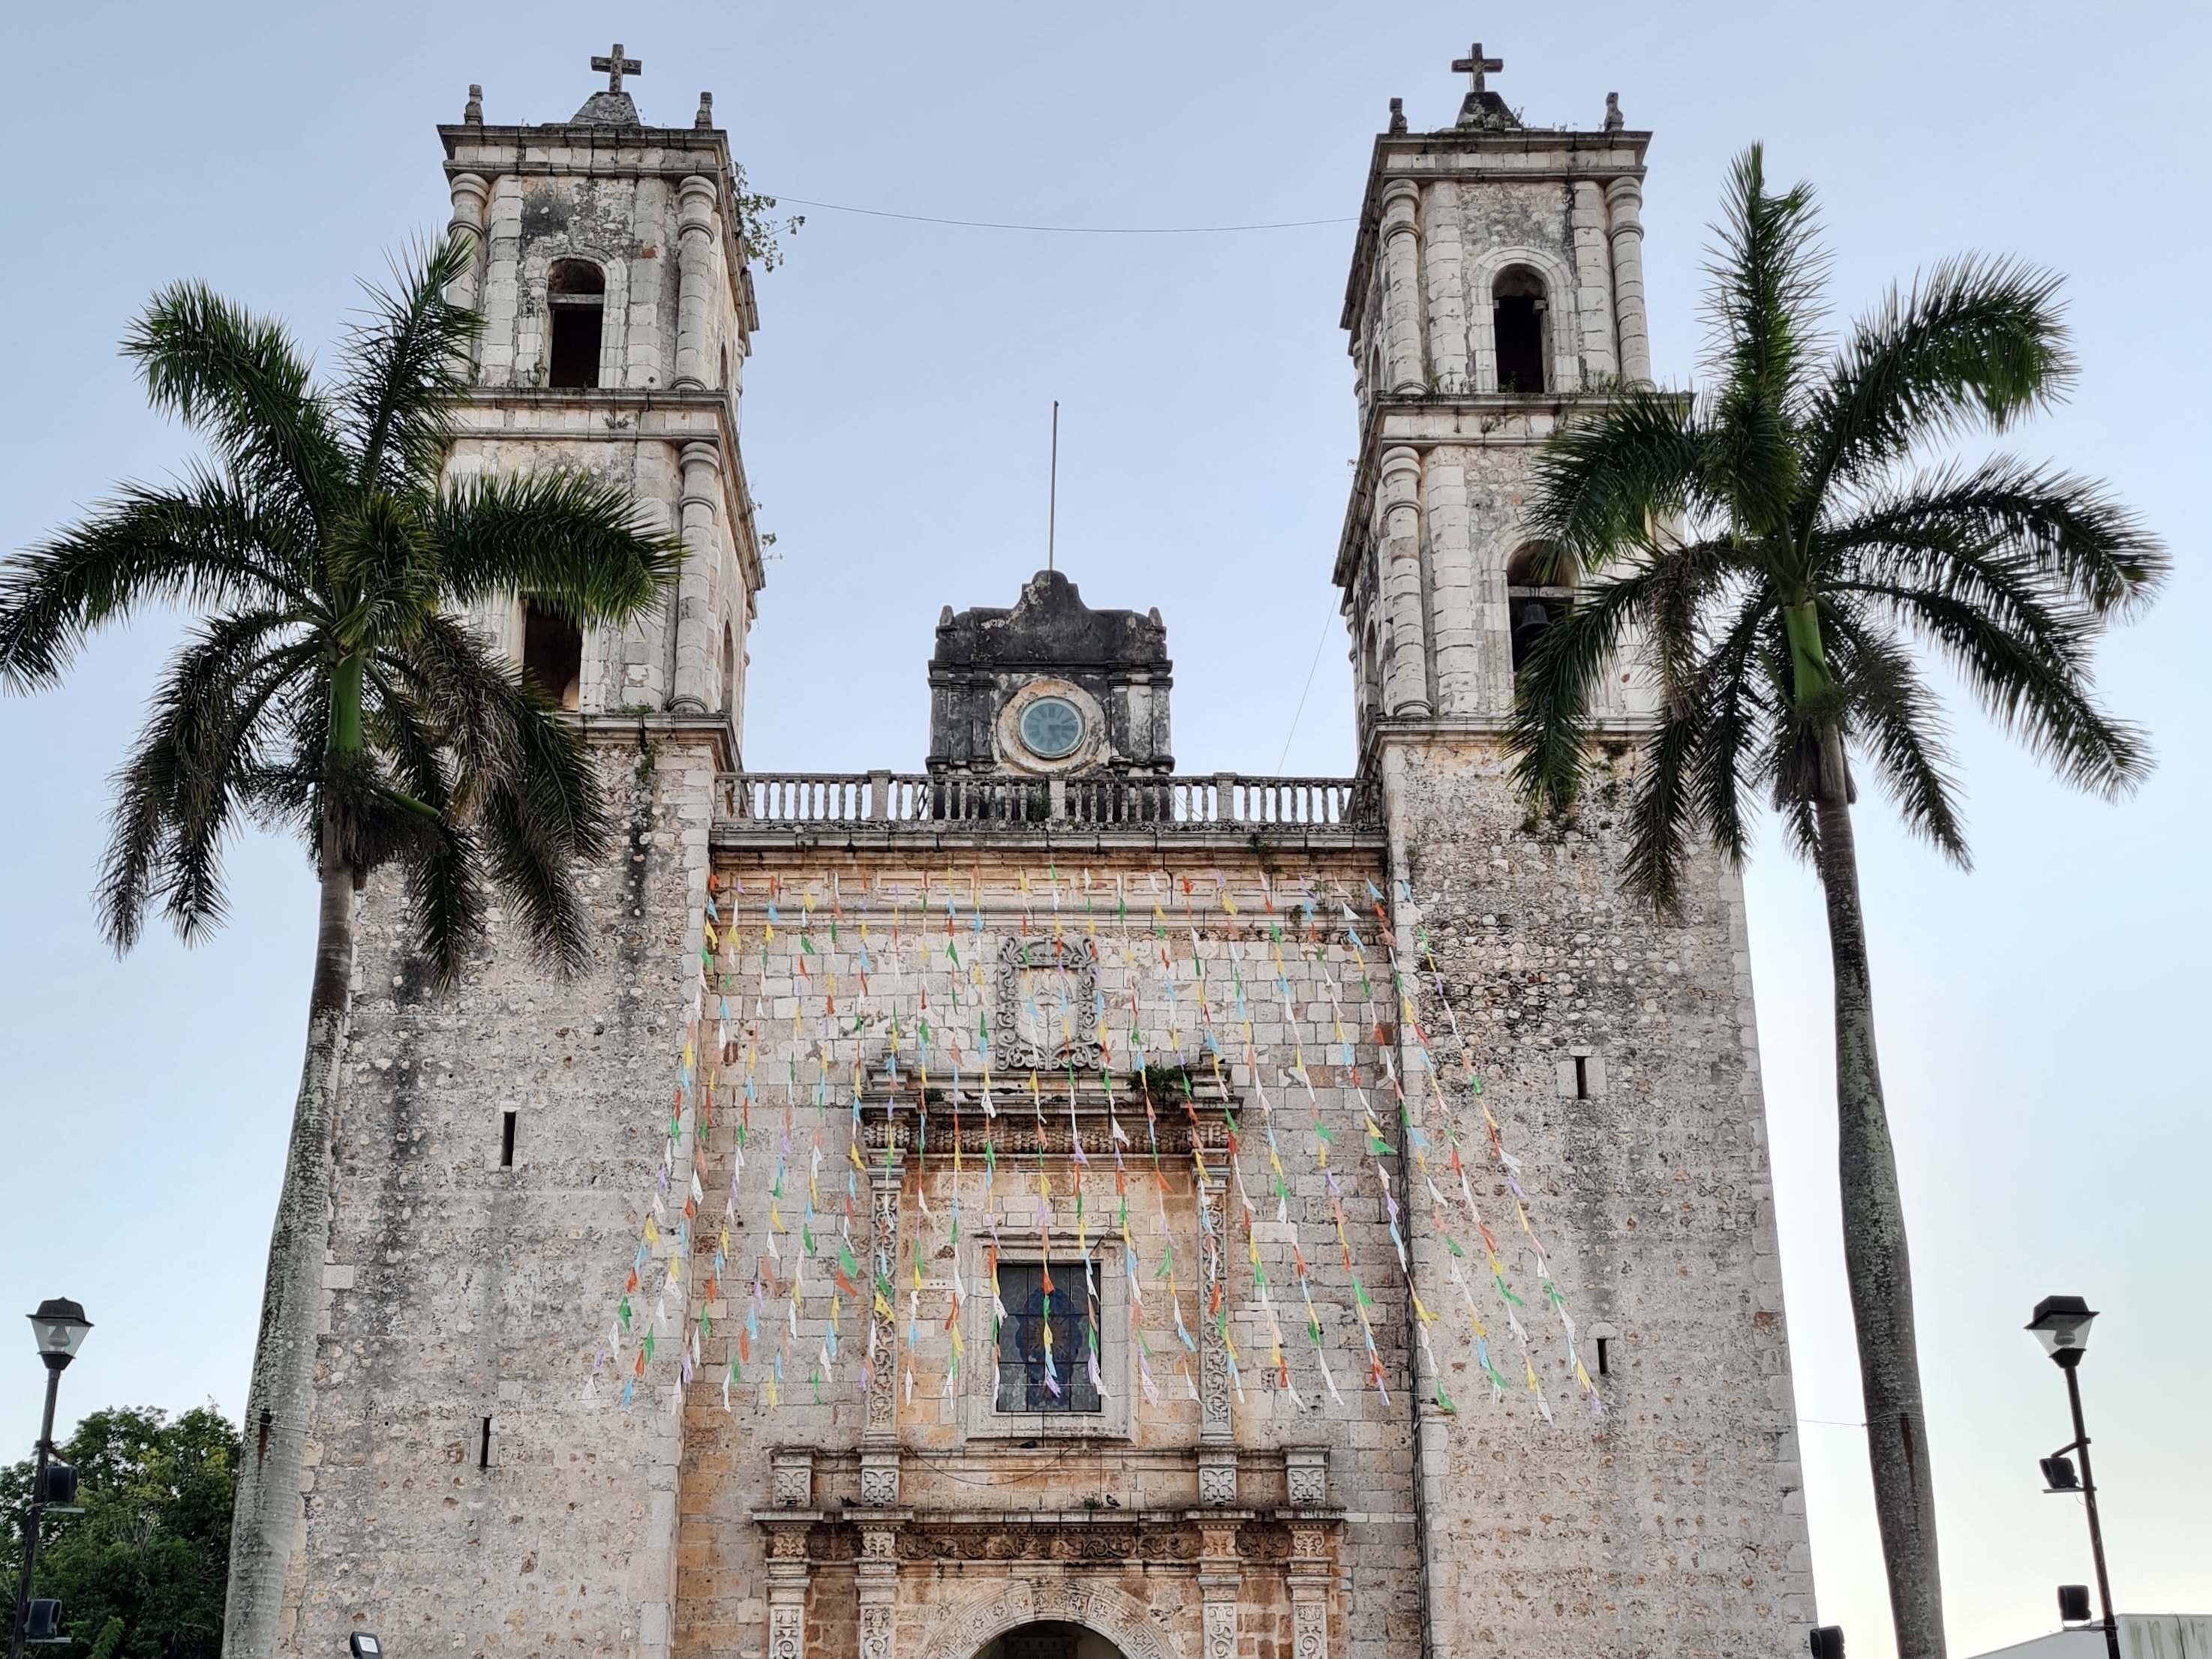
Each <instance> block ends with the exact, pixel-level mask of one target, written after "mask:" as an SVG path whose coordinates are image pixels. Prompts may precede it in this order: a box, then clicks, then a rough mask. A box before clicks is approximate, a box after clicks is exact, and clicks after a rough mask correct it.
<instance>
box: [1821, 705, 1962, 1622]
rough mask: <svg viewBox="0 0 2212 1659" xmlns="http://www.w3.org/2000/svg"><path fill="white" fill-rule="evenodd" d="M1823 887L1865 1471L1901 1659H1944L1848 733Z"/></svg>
mask: <svg viewBox="0 0 2212 1659" xmlns="http://www.w3.org/2000/svg"><path fill="white" fill-rule="evenodd" d="M1814 811H1815V814H1816V817H1817V819H1818V822H1819V826H1820V854H1819V860H1818V862H1819V868H1820V885H1821V887H1822V889H1823V890H1825V892H1826V896H1827V905H1828V948H1829V952H1830V955H1831V957H1832V960H1833V962H1834V965H1835V994H1836V1111H1837V1117H1838V1134H1837V1152H1838V1164H1839V1166H1840V1169H1839V1173H1840V1176H1841V1185H1842V1188H1843V1207H1844V1270H1845V1273H1846V1276H1847V1277H1848V1279H1849V1280H1850V1292H1851V1322H1852V1323H1853V1325H1854V1326H1855V1327H1856V1328H1857V1334H1858V1346H1859V1384H1860V1389H1861V1391H1862V1394H1863V1398H1864V1400H1865V1402H1866V1425H1867V1461H1868V1462H1869V1463H1870V1464H1871V1465H1872V1467H1873V1470H1874V1500H1875V1519H1876V1521H1877V1522H1879V1523H1880V1525H1881V1552H1882V1560H1883V1564H1884V1565H1885V1566H1886V1567H1887V1570H1888V1575H1889V1607H1890V1618H1891V1620H1892V1621H1893V1623H1894V1624H1895V1625H1896V1626H1897V1652H1898V1659H1943V1583H1942V1569H1941V1566H1940V1565H1939V1563H1938V1561H1937V1559H1936V1488H1935V1481H1934V1477H1933V1472H1932V1470H1931V1468H1930V1466H1929V1456H1928V1419H1927V1413H1926V1412H1925V1411H1924V1410H1923V1407H1922V1405H1921V1399H1920V1358H1919V1349H1918V1346H1917V1344H1916V1342H1915V1340H1914V1338H1913V1326H1912V1268H1911V1261H1910V1260H1909V1258H1908V1257H1907V1255H1906V1252H1905V1202H1904V1199H1903V1197H1902V1196H1901V1194H1899V1191H1898V1187H1897V1155H1896V1152H1895V1150H1894V1149H1893V1147H1892V1146H1891V1145H1890V1140H1889V1117H1888V1114H1887V1111H1886V1110H1885V1109H1884V1107H1883V1104H1882V1096H1881V1063H1880V1061H1879V1060H1877V1058H1876V1057H1875V1037H1874V981H1873V976H1872V975H1871V973H1870V971H1869V965H1868V959H1867V942H1866V919H1865V916H1864V915H1863V913H1862V912H1861V910H1860V908H1859V870H1858V850H1857V845H1856V843H1855V842H1854V841H1853V839H1852V836H1851V807H1850V775H1849V773H1848V771H1847V770H1846V769H1845V765H1844V744H1843V734H1842V732H1840V731H1839V730H1838V728H1837V727H1836V726H1833V725H1830V726H1826V728H1825V729H1824V730H1823V732H1822V733H1821V738H1820V793H1819V794H1818V796H1817V797H1816V799H1815V801H1814Z"/></svg>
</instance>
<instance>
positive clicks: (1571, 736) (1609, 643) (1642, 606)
mask: <svg viewBox="0 0 2212 1659" xmlns="http://www.w3.org/2000/svg"><path fill="white" fill-rule="evenodd" d="M1657 580H1658V579H1657V578H1656V577H1655V576H1654V575H1653V574H1652V572H1651V571H1650V568H1644V569H1641V570H1637V571H1633V572H1631V573H1630V574H1626V575H1621V576H1614V577H1607V578H1601V579H1600V580H1597V581H1595V582H1592V583H1590V584H1589V585H1587V586H1584V587H1583V588H1582V589H1581V590H1580V592H1579V593H1578V595H1577V599H1578V603H1577V605H1576V606H1575V608H1574V609H1572V610H1571V611H1568V612H1567V614H1566V615H1565V617H1561V618H1560V619H1559V621H1558V622H1556V623H1553V624H1552V626H1551V627H1549V628H1547V629H1545V630H1544V632H1543V634H1542V635H1541V636H1539V637H1538V639H1537V641H1536V643H1535V645H1534V647H1532V648H1531V649H1530V651H1529V653H1528V661H1527V662H1525V663H1524V664H1522V668H1521V672H1520V674H1519V676H1518V678H1516V681H1515V684H1514V696H1513V721H1512V724H1511V726H1510V727H1509V728H1508V729H1507V732H1506V739H1505V743H1506V750H1507V752H1508V753H1510V754H1511V755H1512V756H1513V757H1514V762H1513V780H1514V783H1515V785H1516V787H1518V788H1519V789H1520V791H1521V793H1522V795H1523V796H1524V797H1526V798H1527V799H1529V800H1531V801H1533V802H1534V803H1535V804H1536V805H1538V806H1539V807H1540V808H1542V809H1545V810H1547V811H1560V810H1563V809H1564V808H1565V807H1566V806H1567V805H1568V804H1569V803H1570V802H1571V801H1572V800H1573V799H1574V798H1575V796H1576V795H1577V793H1579V792H1580V791H1581V788H1582V781H1583V774H1584V772H1585V771H1586V770H1587V769H1588V766H1589V755H1588V752H1587V748H1588V745H1587V743H1586V741H1585V739H1586V737H1587V734H1588V730H1589V700H1590V694H1591V693H1592V692H1593V691H1594V690H1595V689H1596V687H1597V685H1598V683H1599V682H1600V681H1601V679H1602V678H1604V676H1605V674H1606V672H1607V669H1608V667H1609V666H1610V665H1611V663H1612V661H1613V657H1614V654H1615V653H1616V652H1617V651H1618V649H1619V647H1620V641H1621V638H1622V636H1623V635H1625V634H1626V632H1627V630H1628V629H1630V628H1632V627H1633V626H1634V625H1635V623H1636V622H1637V620H1638V617H1640V616H1641V615H1642V614H1643V613H1644V611H1647V610H1648V609H1649V608H1650V603H1651V600H1652V597H1653V592H1654V589H1655V587H1656V585H1657Z"/></svg>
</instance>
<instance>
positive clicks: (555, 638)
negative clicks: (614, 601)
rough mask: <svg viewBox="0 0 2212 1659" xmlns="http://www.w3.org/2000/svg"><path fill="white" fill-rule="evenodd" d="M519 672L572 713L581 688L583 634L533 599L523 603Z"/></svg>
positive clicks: (578, 699)
mask: <svg viewBox="0 0 2212 1659" xmlns="http://www.w3.org/2000/svg"><path fill="white" fill-rule="evenodd" d="M522 673H523V678H525V679H526V680H528V681H529V682H530V684H532V685H533V686H535V687H536V688H537V689H538V692H539V694H540V695H541V696H544V698H545V699H546V700H547V701H548V702H551V703H553V704H554V705H555V706H556V707H557V708H565V709H567V710H568V712H569V713H571V714H574V712H575V710H576V708H577V706H578V704H579V703H580V702H581V700H582V696H583V688H584V634H583V630H582V629H580V628H578V627H577V626H576V624H575V623H573V622H570V621H569V620H568V617H564V616H562V614H561V613H560V612H559V611H555V610H553V609H551V608H550V606H547V605H540V604H539V603H538V601H537V600H535V599H525V600H524V601H523V602H522Z"/></svg>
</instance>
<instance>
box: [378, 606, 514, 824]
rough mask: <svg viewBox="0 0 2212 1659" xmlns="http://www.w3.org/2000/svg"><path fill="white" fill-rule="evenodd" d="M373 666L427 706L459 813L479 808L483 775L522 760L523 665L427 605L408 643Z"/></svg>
mask: <svg viewBox="0 0 2212 1659" xmlns="http://www.w3.org/2000/svg"><path fill="white" fill-rule="evenodd" d="M374 672H375V674H376V675H377V677H378V680H379V683H380V684H390V685H392V686H393V687H395V688H398V691H397V692H396V693H395V695H403V696H405V697H406V698H407V699H408V701H409V702H411V703H412V704H413V705H414V706H415V707H416V708H419V709H420V710H421V711H422V719H423V720H425V721H426V722H427V723H428V726H430V727H431V728H432V729H434V730H435V731H436V732H437V733H438V740H439V743H440V744H441V745H442V746H443V747H444V748H445V749H447V750H449V751H450V752H451V754H452V755H453V763H454V772H455V775H456V785H455V787H456V789H457V791H458V793H457V794H456V796H455V805H456V809H457V810H458V811H460V812H462V813H464V814H466V813H468V812H471V811H474V810H475V792H477V790H479V789H480V788H481V787H482V781H483V780H484V779H486V778H491V777H500V776H504V775H507V774H508V773H509V772H511V771H513V769H514V768H515V767H516V766H518V765H520V763H521V756H520V738H519V735H518V732H517V730H516V725H515V718H516V717H515V708H516V705H517V700H518V698H519V697H520V696H521V690H522V680H521V673H520V670H519V669H518V668H516V666H515V665H513V663H512V662H510V661H508V660H507V659H505V658H503V657H501V655H500V654H499V653H496V652H495V651H494V650H493V648H492V647H491V644H490V642H489V641H487V640H485V639H483V638H482V637H481V636H479V635H477V634H476V633H475V632H474V631H473V630H472V629H470V627H469V626H468V625H467V624H466V623H463V622H461V621H459V620H458V619H457V618H455V617H450V616H447V615H445V614H444V613H442V612H437V611H433V612H430V613H429V614H428V615H426V616H424V617H422V621H421V623H420V625H419V626H418V627H417V628H416V629H415V631H414V633H413V634H412V635H410V636H409V637H408V639H407V640H406V641H404V643H400V644H395V645H394V646H392V647H390V648H388V649H386V651H384V652H382V653H380V654H379V657H378V659H377V661H376V664H375V667H374Z"/></svg>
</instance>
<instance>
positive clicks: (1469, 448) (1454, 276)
mask: <svg viewBox="0 0 2212 1659" xmlns="http://www.w3.org/2000/svg"><path fill="white" fill-rule="evenodd" d="M1452 67H1453V69H1454V70H1456V71H1458V72H1460V73H1462V74H1465V75H1467V76H1468V77H1469V86H1468V91H1467V94H1466V96H1465V98H1464V100H1462V104H1461V106H1460V112H1459V116H1458V118H1457V119H1456V120H1455V122H1454V123H1453V124H1452V125H1449V126H1448V127H1445V128H1443V129H1442V130H1440V131H1434V132H1415V131H1410V130H1409V128H1408V125H1407V120H1406V117H1405V114H1404V112H1403V107H1402V100H1392V105H1391V117H1390V127H1389V131H1387V132H1385V133H1383V134H1382V135H1381V136H1380V137H1377V138H1376V142H1375V154H1374V160H1373V163H1372V165H1371V166H1370V168H1369V172H1368V180H1367V195H1366V200H1365V202H1364V204H1363V206H1362V208H1361V210H1360V220H1359V231H1358V244H1357V247H1356V251H1355V252H1354V254H1353V258H1352V275H1351V280H1350V283H1349V284H1348V286H1347V288H1346V293H1345V300H1344V314H1343V319H1342V325H1343V327H1344V328H1345V329H1346V331H1348V332H1349V334H1350V336H1351V352H1352V362H1353V363H1354V364H1355V365H1357V368H1358V399H1359V422H1360V450H1359V456H1358V474H1357V477H1356V480H1355V483H1354V485H1353V489H1352V501H1351V506H1350V507H1349V509H1348V511H1347V512H1346V516H1345V523H1344V530H1343V534H1342V537H1341V538H1340V542H1339V544H1338V550H1337V559H1336V569H1335V580H1336V582H1337V585H1338V586H1340V588H1342V589H1343V591H1344V597H1345V611H1346V617H1347V618H1348V620H1349V622H1350V623H1351V626H1352V639H1353V661H1354V664H1355V673H1354V680H1355V684H1356V687H1357V691H1356V695H1357V697H1358V719H1359V734H1360V746H1361V751H1362V755H1363V757H1364V759H1365V760H1366V761H1367V762H1368V763H1370V765H1371V764H1372V763H1373V762H1374V760H1375V757H1376V748H1375V745H1376V741H1377V739H1378V738H1380V737H1381V736H1382V735H1383V734H1384V733H1387V732H1411V731H1413V730H1419V729H1459V730H1465V729H1471V728H1491V727H1495V726H1498V725H1499V724H1500V723H1502V722H1503V721H1504V720H1505V718H1506V717H1507V716H1508V715H1509V714H1510V712H1511V710H1512V706H1513V671H1514V667H1515V665H1516V663H1517V662H1518V661H1519V660H1520V659H1521V657H1522V654H1523V653H1525V651H1526V650H1527V647H1528V643H1529V641H1530V640H1531V639H1533V637H1534V634H1535V633H1536V632H1540V631H1541V629H1542V627H1543V626H1544V625H1545V623H1546V622H1547V620H1549V619H1551V618H1553V617H1556V615H1557V614H1558V609H1559V605H1561V604H1562V603H1563V602H1564V600H1565V585H1564V584H1563V583H1562V582H1561V581H1560V580H1559V574H1558V573H1555V572H1552V571H1549V570H1547V568H1545V562H1544V561H1543V560H1541V558H1539V557H1537V556H1536V551H1537V550H1534V549H1532V548H1530V547H1529V546H1528V544H1527V543H1526V539H1525V538H1523V537H1522V535H1521V533H1520V531H1519V519H1520V507H1521V501H1522V489H1523V480H1524V479H1525V477H1526V476H1527V471H1528V465H1529V463H1530V461H1531V460H1532V459H1534V455H1535V453H1536V452H1537V448H1538V447H1539V446H1540V445H1541V443H1542V442H1543V441H1544V439H1545V438H1546V437H1547V436H1548V435H1550V433H1551V432H1552V430H1553V428H1554V427H1556V426H1557V425H1558V423H1559V422H1560V421H1561V420H1562V419H1563V418H1565V416H1567V414H1568V413H1569V412H1570V411H1571V410H1572V409H1573V408H1574V407H1575V405H1576V404H1578V403H1586V402H1587V401H1588V400H1589V399H1591V398H1601V397H1602V396H1603V395H1604V394H1605V392H1607V389H1608V388H1610V387H1613V386H1620V385H1623V384H1630V383H1638V382H1648V381H1649V380H1650V374H1651V355H1650V346H1649V343H1648V340H1647V336H1646V331H1645V325H1644V256H1643V240H1644V231H1643V226H1642V223H1641V222H1640V218H1639V214H1640V210H1641V205H1642V199H1643V179H1644V149H1645V146H1646V145H1647V144H1648V143H1650V137H1651V135H1650V133H1648V132H1637V131H1630V130H1629V129H1628V128H1627V125H1626V122H1625V121H1624V120H1623V118H1622V117H1621V113H1620V103H1619V100H1618V98H1617V96H1615V95H1613V94H1608V95H1607V100H1606V109H1605V117H1604V120H1603V123H1602V125H1601V126H1600V127H1599V128H1598V130H1596V131H1561V130H1554V129H1549V128H1532V127H1528V126H1524V125H1522V121H1521V119H1520V118H1519V116H1518V115H1516V113H1515V112H1513V111H1512V110H1511V109H1510V108H1509V107H1508V106H1506V103H1505V101H1504V99H1503V98H1501V97H1500V96H1499V95H1498V94H1497V93H1496V92H1494V91H1492V89H1491V88H1490V87H1489V85H1488V80H1487V77H1488V76H1490V75H1492V74H1494V73H1496V72H1498V70H1502V69H1503V68H1504V62H1503V60H1502V59H1499V58H1490V57H1486V56H1485V55H1484V53H1483V50H1482V47H1481V46H1480V44H1477V45H1476V46H1474V49H1473V50H1472V52H1469V54H1468V56H1467V57H1465V58H1461V59H1459V60H1458V61H1457V62H1456V63H1455V64H1453V65H1452ZM1547 589H1548V590H1549V591H1547ZM1613 689H1614V693H1615V695H1614V696H1613V698H1612V699H1611V700H1610V706H1609V707H1608V708H1606V709H1604V710H1603V711H1602V712H1603V713H1604V714H1608V715H1612V716H1615V717H1620V718H1626V717H1629V716H1632V714H1634V713H1636V712H1637V710H1638V708H1639V707H1640V706H1641V705H1640V704H1639V702H1638V696H1637V695H1636V690H1637V689H1636V687H1635V686H1634V684H1632V682H1627V681H1621V680H1619V679H1616V680H1615V681H1614V683H1613Z"/></svg>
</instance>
